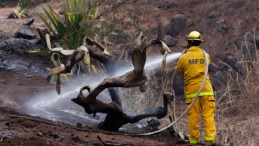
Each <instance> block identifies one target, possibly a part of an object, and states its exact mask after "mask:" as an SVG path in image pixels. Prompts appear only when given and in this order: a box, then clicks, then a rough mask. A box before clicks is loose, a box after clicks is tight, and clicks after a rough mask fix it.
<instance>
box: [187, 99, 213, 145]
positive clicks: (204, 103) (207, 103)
mask: <svg viewBox="0 0 259 146" xmlns="http://www.w3.org/2000/svg"><path fill="white" fill-rule="evenodd" d="M193 100H194V98H186V104H187V107H186V108H188V106H189V105H190V104H191V103H192V101H193ZM215 109H216V107H215V99H214V97H213V96H199V97H198V98H197V100H196V101H195V103H194V104H193V106H192V107H191V109H190V110H189V111H188V113H187V114H188V118H189V129H190V137H189V141H190V143H191V144H196V143H199V142H200V132H199V112H200V110H201V117H202V119H203V121H204V126H205V132H206V135H205V140H206V141H213V142H215V135H216V127H215V121H214V111H215Z"/></svg>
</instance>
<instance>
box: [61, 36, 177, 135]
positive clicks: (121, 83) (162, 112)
mask: <svg viewBox="0 0 259 146" xmlns="http://www.w3.org/2000/svg"><path fill="white" fill-rule="evenodd" d="M86 42H87V43H88V45H91V46H87V48H88V51H89V54H90V56H91V57H93V58H95V59H97V60H99V61H100V62H101V63H102V64H103V65H104V67H105V68H106V70H107V74H108V75H109V76H113V75H114V73H115V72H116V67H117V66H116V65H115V64H116V62H114V61H113V60H112V58H111V56H109V55H107V54H105V53H104V48H103V47H102V46H101V45H99V44H98V43H96V42H93V41H92V40H89V39H87V40H86ZM153 44H161V45H162V46H163V49H164V50H163V51H165V52H166V51H167V52H170V50H169V49H168V47H167V46H166V45H165V44H164V43H163V42H161V41H160V40H152V41H150V42H148V41H147V38H146V37H144V36H143V34H142V33H140V35H139V36H138V38H137V39H136V44H135V46H134V50H133V52H132V57H131V58H132V63H133V66H134V69H133V70H132V71H129V72H127V73H125V74H123V75H121V76H119V77H114V78H106V79H104V80H103V81H102V82H101V83H100V84H99V85H98V86H97V87H96V88H94V89H93V90H92V88H91V87H90V86H85V87H83V88H82V89H81V90H80V93H79V95H78V96H77V98H74V99H72V101H74V102H75V103H76V104H79V105H80V106H82V107H84V109H85V112H86V113H88V114H94V115H95V114H96V113H97V112H102V113H107V116H106V118H105V120H104V121H103V122H102V123H101V127H102V128H103V129H106V130H112V131H117V130H118V129H119V128H120V127H121V126H122V125H124V124H127V123H135V122H138V121H140V120H142V119H144V118H148V117H157V118H162V117H164V116H166V114H167V105H168V102H169V99H172V98H173V96H172V95H171V94H164V96H163V99H164V107H159V108H150V109H149V110H148V112H146V113H144V114H140V115H136V116H128V115H126V114H125V113H124V112H123V111H122V108H121V101H120V98H119V95H118V93H117V92H116V90H115V89H114V87H124V88H131V87H142V86H143V85H145V83H146V81H147V77H146V74H145V72H144V66H145V62H146V49H147V48H148V47H149V46H150V45H153ZM165 46H166V47H165ZM85 53H86V52H84V51H78V52H76V53H74V54H73V55H72V56H71V57H70V58H69V60H68V61H67V63H66V66H65V70H63V71H62V72H61V73H67V72H70V71H71V69H72V67H73V66H74V65H75V64H76V63H77V62H79V61H81V60H82V59H83V58H84V55H86V54H85ZM106 88H108V91H109V93H110V96H111V99H112V102H111V103H108V104H107V103H103V102H102V101H99V100H97V99H96V97H97V96H98V95H99V94H100V93H101V92H102V91H103V90H104V89H106ZM85 89H87V90H88V92H89V94H88V95H87V96H84V95H83V90H85ZM142 89H144V88H142Z"/></svg>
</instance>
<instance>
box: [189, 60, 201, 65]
mask: <svg viewBox="0 0 259 146" xmlns="http://www.w3.org/2000/svg"><path fill="white" fill-rule="evenodd" d="M189 64H204V59H189Z"/></svg>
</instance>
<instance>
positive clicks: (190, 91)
mask: <svg viewBox="0 0 259 146" xmlns="http://www.w3.org/2000/svg"><path fill="white" fill-rule="evenodd" d="M207 56H208V61H209V62H210V57H209V54H207ZM205 69H206V60H205V57H204V55H203V52H202V51H201V48H199V47H196V46H193V47H191V48H189V50H188V51H187V52H186V53H185V54H183V55H182V56H181V57H180V59H179V61H178V64H177V66H176V68H175V71H176V73H177V74H182V73H184V94H185V96H186V98H193V97H195V96H196V95H197V93H198V91H199V89H200V87H201V84H202V81H203V78H204V75H205ZM207 95H213V89H212V86H211V82H210V78H209V75H208V76H207V78H206V82H205V85H204V87H203V89H202V92H201V93H200V96H207Z"/></svg>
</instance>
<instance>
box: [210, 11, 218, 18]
mask: <svg viewBox="0 0 259 146" xmlns="http://www.w3.org/2000/svg"><path fill="white" fill-rule="evenodd" d="M216 17H217V12H216V11H212V12H211V13H210V14H208V18H209V19H214V18H216Z"/></svg>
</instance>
